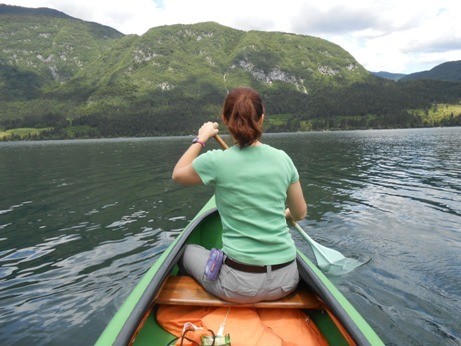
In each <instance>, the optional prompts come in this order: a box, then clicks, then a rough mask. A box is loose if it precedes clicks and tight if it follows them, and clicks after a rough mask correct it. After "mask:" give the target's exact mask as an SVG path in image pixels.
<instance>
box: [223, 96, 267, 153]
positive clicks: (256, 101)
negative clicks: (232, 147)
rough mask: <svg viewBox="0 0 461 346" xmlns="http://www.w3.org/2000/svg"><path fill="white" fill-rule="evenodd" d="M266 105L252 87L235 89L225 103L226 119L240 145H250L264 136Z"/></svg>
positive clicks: (224, 112)
mask: <svg viewBox="0 0 461 346" xmlns="http://www.w3.org/2000/svg"><path fill="white" fill-rule="evenodd" d="M263 114H264V105H263V103H262V100H261V96H260V95H259V93H258V92H256V91H255V90H253V89H251V88H237V89H233V90H232V91H231V92H230V93H229V94H228V95H227V97H226V100H225V101H224V105H223V117H224V121H225V123H226V125H227V128H228V129H229V132H230V133H231V135H232V136H233V137H234V139H235V141H237V143H238V144H239V146H240V149H243V148H245V147H248V146H250V145H251V144H253V143H254V142H256V141H257V140H259V139H260V138H261V136H262V121H261V118H262V116H263Z"/></svg>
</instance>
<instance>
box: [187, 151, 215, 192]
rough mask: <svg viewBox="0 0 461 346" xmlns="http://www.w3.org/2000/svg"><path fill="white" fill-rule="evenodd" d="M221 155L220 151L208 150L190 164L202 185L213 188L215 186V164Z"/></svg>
mask: <svg viewBox="0 0 461 346" xmlns="http://www.w3.org/2000/svg"><path fill="white" fill-rule="evenodd" d="M221 153H222V150H209V151H207V152H206V153H203V154H202V155H200V156H198V157H197V158H196V159H195V160H194V161H193V162H192V167H193V168H194V170H195V171H196V172H197V174H198V175H199V176H200V179H202V182H203V184H204V185H210V186H214V185H215V184H216V162H217V160H218V157H219V156H220V155H221Z"/></svg>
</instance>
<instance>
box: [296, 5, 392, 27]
mask: <svg viewBox="0 0 461 346" xmlns="http://www.w3.org/2000/svg"><path fill="white" fill-rule="evenodd" d="M380 22H384V20H382V19H381V18H380V17H378V16H377V15H375V14H374V13H373V12H372V11H370V10H369V9H368V8H357V9H355V8H351V7H348V6H344V5H336V6H333V7H330V8H328V9H320V8H318V7H317V6H316V5H315V4H313V3H312V4H311V3H305V4H304V5H303V6H302V7H301V11H300V12H299V13H298V14H297V15H296V16H295V17H294V19H293V26H292V29H293V31H295V32H303V33H306V34H309V33H315V34H321V33H329V34H331V33H342V34H347V33H350V32H354V31H360V30H366V29H369V28H372V27H374V26H375V25H376V24H377V23H380Z"/></svg>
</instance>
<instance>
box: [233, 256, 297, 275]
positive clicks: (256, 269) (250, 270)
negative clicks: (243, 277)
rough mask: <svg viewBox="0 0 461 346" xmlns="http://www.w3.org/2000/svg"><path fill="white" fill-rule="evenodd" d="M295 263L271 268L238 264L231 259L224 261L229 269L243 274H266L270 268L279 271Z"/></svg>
mask: <svg viewBox="0 0 461 346" xmlns="http://www.w3.org/2000/svg"><path fill="white" fill-rule="evenodd" d="M293 261H294V260H293ZM293 261H289V262H286V263H281V264H275V265H269V266H253V265H250V264H245V263H240V262H236V261H234V260H233V259H231V258H230V257H226V259H225V260H224V264H226V265H228V266H229V267H231V268H233V269H236V270H240V271H241V272H247V273H266V272H267V270H268V269H269V268H271V269H272V270H277V269H280V268H283V267H286V266H287V265H290V264H291V263H293Z"/></svg>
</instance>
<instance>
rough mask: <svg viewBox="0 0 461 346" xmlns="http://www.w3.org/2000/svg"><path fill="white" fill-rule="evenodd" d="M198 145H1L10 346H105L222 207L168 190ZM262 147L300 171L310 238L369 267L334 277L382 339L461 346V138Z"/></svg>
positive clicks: (3, 295)
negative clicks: (147, 280)
mask: <svg viewBox="0 0 461 346" xmlns="http://www.w3.org/2000/svg"><path fill="white" fill-rule="evenodd" d="M224 139H226V137H224ZM190 140H191V137H169V138H142V139H106V140H78V141H43V142H3V143H0V340H1V343H2V344H3V345H28V344H35V345H45V344H46V345H58V344H66V345H89V344H92V343H94V342H95V341H96V339H97V338H98V336H99V334H100V333H101V332H102V330H103V329H104V327H105V326H106V324H107V323H108V322H109V320H110V319H111V318H112V316H113V314H114V313H115V311H116V310H117V308H118V307H120V305H121V304H122V302H123V301H124V299H125V298H126V297H127V295H128V293H129V292H130V290H131V289H132V288H133V287H134V285H135V284H136V283H137V282H138V280H139V279H140V277H141V276H142V275H143V273H145V272H146V271H147V269H148V268H149V267H150V266H151V265H152V263H153V262H155V260H156V259H157V258H158V257H159V256H160V254H161V253H162V251H164V250H165V248H166V247H167V246H168V244H170V243H171V241H172V240H173V239H174V238H175V237H176V236H177V235H178V233H179V232H180V231H181V229H182V228H183V227H185V226H186V225H187V223H188V221H189V220H190V219H191V218H192V217H193V216H194V215H195V214H196V213H197V212H198V211H199V210H200V209H201V207H202V205H203V204H204V203H205V202H206V201H208V199H209V198H210V197H211V195H212V190H210V189H209V188H207V187H202V186H200V187H187V188H184V187H180V186H178V185H176V184H174V183H173V182H172V181H171V172H172V168H173V166H174V164H175V163H176V161H177V159H178V158H179V157H180V155H181V154H182V153H183V151H184V150H185V149H186V148H187V147H188V146H189V143H190ZM263 142H265V143H267V144H270V145H273V146H275V147H278V148H280V149H283V150H285V151H286V152H287V153H288V154H289V155H290V156H291V157H292V159H293V161H294V162H295V164H296V166H297V168H298V170H299V173H300V179H301V183H302V186H303V190H304V193H305V196H306V199H307V202H308V207H309V213H308V217H307V218H306V220H303V221H301V222H300V223H299V224H300V225H301V227H303V228H304V229H305V230H306V231H307V232H308V233H309V234H310V235H311V237H313V238H314V239H315V240H316V241H317V242H319V243H321V244H323V245H325V246H328V247H331V248H334V249H337V250H339V251H340V252H342V253H343V254H344V255H346V256H349V257H356V258H371V259H372V261H371V262H370V263H368V264H366V265H364V266H362V267H360V268H358V269H356V270H355V271H353V272H351V273H349V274H346V275H343V276H336V277H330V279H331V280H332V281H333V282H334V283H335V284H336V285H337V287H338V288H339V289H340V290H341V292H343V294H344V295H345V296H346V297H347V298H348V299H349V300H350V301H351V302H352V304H353V305H354V306H355V307H356V308H357V310H359V312H360V313H361V314H362V315H363V316H364V317H365V319H366V320H367V321H368V322H369V323H370V325H371V326H372V327H373V328H374V329H375V330H376V332H377V333H378V335H379V336H380V337H381V338H382V339H383V341H384V342H385V343H386V344H387V345H459V344H461V326H460V322H459V321H461V303H460V302H461V267H460V263H461V128H434V129H414V130H369V131H352V132H312V133H295V134H267V135H264V137H263ZM214 148H218V145H217V144H216V143H214V142H212V141H210V142H209V144H207V147H206V149H214ZM293 237H294V238H295V241H296V242H297V243H298V244H299V246H300V247H301V249H302V251H303V252H305V253H306V254H307V255H308V256H309V257H311V258H313V256H312V253H311V250H310V248H309V246H308V245H307V244H305V242H304V241H303V240H302V239H301V237H299V236H298V235H297V234H296V231H294V230H293Z"/></svg>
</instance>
